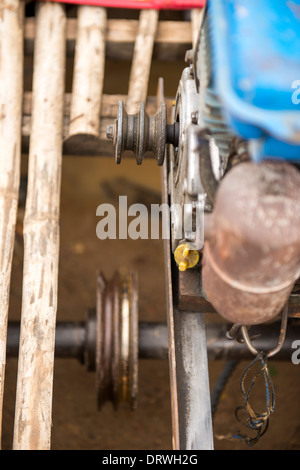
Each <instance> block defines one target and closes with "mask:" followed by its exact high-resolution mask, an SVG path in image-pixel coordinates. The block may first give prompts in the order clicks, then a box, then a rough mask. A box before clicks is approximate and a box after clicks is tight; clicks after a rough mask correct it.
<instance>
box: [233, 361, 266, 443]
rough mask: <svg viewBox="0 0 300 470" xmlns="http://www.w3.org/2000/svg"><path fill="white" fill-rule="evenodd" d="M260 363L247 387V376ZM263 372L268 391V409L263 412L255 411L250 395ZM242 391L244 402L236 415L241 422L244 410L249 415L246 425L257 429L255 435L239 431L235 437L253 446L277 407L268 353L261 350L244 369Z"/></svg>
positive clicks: (262, 433) (264, 430) (241, 383)
mask: <svg viewBox="0 0 300 470" xmlns="http://www.w3.org/2000/svg"><path fill="white" fill-rule="evenodd" d="M257 363H259V368H258V370H257V372H256V373H255V374H254V376H253V378H252V380H251V382H250V385H249V387H248V388H245V380H246V377H247V375H248V373H249V371H250V370H251V368H252V367H253V366H255V365H256V364H257ZM261 374H262V376H263V379H264V384H265V392H266V410H265V411H264V412H263V413H259V412H257V411H255V410H254V409H253V408H252V406H251V405H250V396H251V393H252V391H253V387H254V385H255V383H256V380H257V378H258V377H259V376H260V375H261ZM240 386H241V392H242V396H243V398H244V404H243V405H242V406H239V407H238V408H237V409H236V411H235V415H236V418H237V419H238V421H239V422H242V421H241V419H240V417H239V415H240V412H241V411H244V412H245V413H246V415H247V419H246V423H245V426H246V427H247V428H248V429H251V430H255V431H257V434H256V436H255V437H249V436H247V435H246V434H242V433H238V434H236V435H234V436H233V437H234V438H237V439H241V440H243V441H244V442H245V443H246V444H247V445H249V446H253V445H254V444H256V443H257V442H258V441H259V439H260V438H261V437H262V436H263V435H264V434H265V432H266V430H267V428H268V424H269V418H270V415H271V414H272V413H273V411H274V408H275V393H274V386H273V382H272V379H271V376H270V372H269V367H268V358H267V353H265V352H260V353H259V354H258V355H257V356H256V358H255V359H254V360H253V361H252V362H251V363H250V364H249V365H248V366H247V367H246V369H245V370H244V372H243V374H242V377H241V382H240Z"/></svg>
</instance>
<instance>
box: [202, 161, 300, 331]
mask: <svg viewBox="0 0 300 470" xmlns="http://www.w3.org/2000/svg"><path fill="white" fill-rule="evenodd" d="M299 203H300V174H299V172H298V170H297V169H296V168H295V167H293V166H292V165H290V164H289V163H286V162H279V161H272V162H271V161H268V162H264V163H260V164H256V163H250V162H245V163H241V164H240V165H237V166H236V167H234V168H233V169H232V170H231V171H230V172H229V173H228V174H227V175H226V176H225V178H224V179H223V180H222V182H221V183H220V186H219V189H218V192H217V196H216V203H215V208H214V211H213V213H212V215H211V218H212V220H211V230H210V237H209V240H208V241H206V243H205V246H204V253H203V270H202V274H203V288H204V292H205V294H206V296H207V298H208V299H209V301H210V302H211V303H212V305H213V306H214V307H215V309H216V310H217V311H218V312H219V313H220V314H221V315H222V316H223V317H225V318H226V319H227V320H229V321H232V322H233V323H241V324H247V325H251V324H259V323H263V322H265V321H268V320H269V319H271V318H273V317H275V316H276V315H277V314H278V313H279V312H280V310H281V309H282V308H283V306H284V304H285V303H286V302H287V300H288V298H289V295H290V293H291V291H292V289H293V286H294V283H295V281H296V280H297V278H298V277H299V266H300V230H299V229H300V212H299Z"/></svg>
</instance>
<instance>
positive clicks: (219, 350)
mask: <svg viewBox="0 0 300 470" xmlns="http://www.w3.org/2000/svg"><path fill="white" fill-rule="evenodd" d="M95 314H96V311H95V310H94V309H91V310H89V311H88V314H87V319H86V321H81V322H68V321H67V322H63V321H59V322H57V325H56V338H55V356H56V358H62V359H77V360H78V361H79V362H80V363H81V364H84V365H85V366H86V367H87V370H88V371H92V372H93V371H95V352H96V334H95V330H94V327H95V318H96V317H95ZM228 330H229V326H228V325H227V324H224V323H211V324H207V325H206V341H207V354H208V359H209V360H226V359H235V360H248V359H251V357H253V356H252V355H251V353H250V351H249V350H248V348H247V347H246V345H245V344H243V343H239V342H237V341H235V340H228V339H227V337H226V333H227V332H228ZM250 332H251V335H254V336H256V335H257V334H260V337H259V338H257V339H255V341H253V342H254V344H255V346H256V348H257V349H258V350H266V351H267V350H270V349H272V348H273V347H274V345H276V343H277V341H278V335H279V332H280V322H277V321H276V322H274V323H273V324H272V325H260V326H259V327H258V326H257V327H254V326H253V327H252V328H251V330H250ZM138 333H139V334H138V357H139V359H164V360H166V359H167V358H168V332H167V325H166V324H165V323H149V322H139V327H138ZM19 337H20V324H19V322H9V323H8V335H7V352H6V353H7V357H18V352H19ZM299 338H300V324H299V321H298V322H297V320H291V321H290V323H289V325H288V330H287V336H286V339H285V341H284V343H283V345H282V348H281V350H280V352H279V353H278V354H277V355H276V356H275V360H276V361H277V360H279V361H286V360H290V359H291V355H292V353H293V351H294V349H293V348H292V345H293V342H294V341H296V340H299Z"/></svg>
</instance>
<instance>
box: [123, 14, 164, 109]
mask: <svg viewBox="0 0 300 470" xmlns="http://www.w3.org/2000/svg"><path fill="white" fill-rule="evenodd" d="M157 24H158V11H157V10H142V11H141V13H140V20H139V30H138V34H137V36H136V40H135V46H134V54H133V59H132V67H131V72H130V77H129V87H128V95H127V103H126V105H127V106H126V108H127V112H128V113H129V114H133V113H136V111H137V109H138V105H139V103H140V102H141V101H143V102H145V101H146V98H147V91H148V81H149V75H150V68H151V61H152V54H153V45H154V40H155V34H156V30H157Z"/></svg>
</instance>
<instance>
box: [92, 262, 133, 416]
mask: <svg viewBox="0 0 300 470" xmlns="http://www.w3.org/2000/svg"><path fill="white" fill-rule="evenodd" d="M96 332H97V344H96V387H97V401H98V407H99V408H101V406H102V405H103V404H104V403H105V402H107V401H112V402H113V405H114V407H115V408H118V405H120V404H122V403H127V404H129V405H130V407H131V408H132V409H134V408H136V404H137V391H138V295H137V276H136V273H135V272H132V271H129V270H119V271H118V272H117V273H116V274H115V276H114V277H113V279H112V280H111V281H109V282H107V281H106V280H105V279H104V277H103V275H102V274H101V273H100V274H99V275H98V278H97V305H96Z"/></svg>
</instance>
